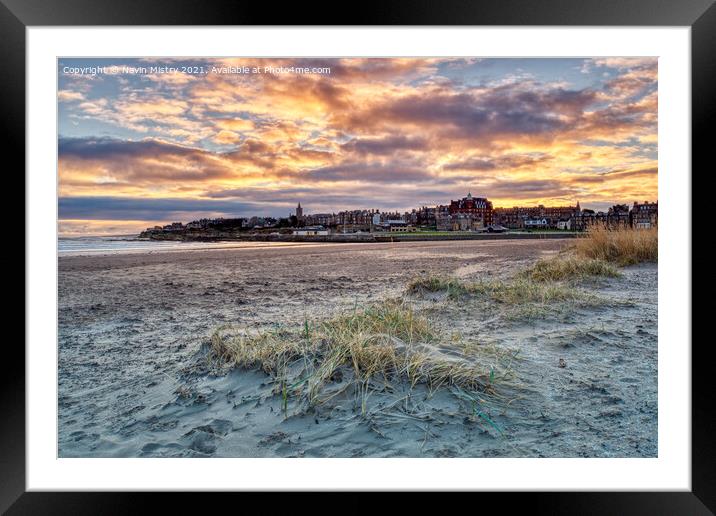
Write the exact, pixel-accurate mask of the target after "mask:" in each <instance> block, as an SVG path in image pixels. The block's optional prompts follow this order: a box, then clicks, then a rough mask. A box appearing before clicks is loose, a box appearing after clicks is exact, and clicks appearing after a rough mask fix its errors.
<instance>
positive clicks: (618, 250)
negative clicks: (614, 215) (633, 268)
mask: <svg viewBox="0 0 716 516" xmlns="http://www.w3.org/2000/svg"><path fill="white" fill-rule="evenodd" d="M658 235H659V232H658V229H657V228H650V229H634V228H628V227H619V228H613V229H607V228H605V227H602V226H595V227H592V228H590V229H589V230H588V231H587V233H586V235H585V236H584V237H583V238H579V239H577V243H576V245H575V248H574V250H575V252H576V253H577V255H579V256H583V257H585V258H592V259H595V260H603V261H607V262H613V263H616V264H617V265H622V266H623V265H633V264H636V263H641V262H656V261H658V256H659V242H658Z"/></svg>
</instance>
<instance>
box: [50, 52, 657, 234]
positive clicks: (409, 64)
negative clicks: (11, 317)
mask: <svg viewBox="0 0 716 516" xmlns="http://www.w3.org/2000/svg"><path fill="white" fill-rule="evenodd" d="M189 72H191V73H189ZM657 89H658V80H657V59H656V58H620V57H609V58H591V59H571V58H570V59H564V58H559V59H551V58H550V59H542V58H530V59H502V58H501V59H485V58H370V59H365V58H346V59H328V58H324V59H307V58H302V59H283V58H271V59H252V58H211V59H198V58H187V59H177V58H169V59H165V58H151V59H149V58H147V59H135V58H132V59H75V58H73V59H59V60H58V116H59V140H58V173H59V199H58V204H59V231H60V234H61V235H66V236H73V235H90V234H131V233H137V232H139V231H141V230H142V229H144V228H146V227H149V226H153V225H155V224H166V223H169V222H173V221H182V222H188V221H190V220H195V219H198V218H203V217H244V216H251V215H259V216H274V217H286V216H288V215H289V214H291V213H293V211H294V209H295V207H296V204H297V203H299V202H300V203H301V205H302V206H303V208H304V213H307V214H308V213H323V212H338V211H342V210H346V209H379V210H381V211H383V210H385V211H395V210H398V211H401V212H402V211H406V210H411V209H413V208H419V207H420V206H435V205H437V204H448V203H449V202H450V200H452V199H459V198H462V197H464V196H465V195H467V193H468V192H470V193H471V194H472V195H473V196H480V197H487V198H488V199H490V200H491V201H492V202H493V205H494V206H496V207H511V206H518V205H519V206H532V205H537V204H544V205H574V204H576V203H577V202H578V201H579V203H580V205H581V206H582V208H592V209H597V210H601V209H606V208H608V207H609V206H611V205H613V204H616V203H629V204H631V203H633V202H634V201H645V200H651V201H653V200H657V170H658V161H657Z"/></svg>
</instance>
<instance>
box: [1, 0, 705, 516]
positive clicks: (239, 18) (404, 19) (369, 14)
mask: <svg viewBox="0 0 716 516" xmlns="http://www.w3.org/2000/svg"><path fill="white" fill-rule="evenodd" d="M371 4H372V2H368V3H367V4H363V5H361V9H359V11H361V12H360V13H356V16H355V18H352V19H351V20H350V22H351V23H350V24H351V25H360V24H369V25H388V24H407V25H433V24H438V25H439V24H446V25H583V26H586V25H682V26H691V28H692V49H691V50H692V106H696V107H697V109H693V108H692V171H693V170H695V169H697V168H699V169H701V168H704V169H705V168H706V164H707V160H709V161H708V165H709V166H712V160H711V159H710V156H709V152H708V151H709V150H710V147H711V146H712V143H711V141H710V139H709V137H708V136H707V135H708V129H709V128H710V127H709V126H710V125H711V124H712V123H713V121H714V120H716V99H715V98H714V94H713V92H714V90H716V4H714V0H686V1H682V2H677V1H671V0H651V1H650V0H625V1H624V0H623V1H621V2H619V1H617V0H603V1H602V2H595V1H592V0H582V1H580V2H576V1H570V0H542V1H541V2H539V5H538V8H536V7H534V6H535V5H537V3H536V2H533V1H531V0H503V1H502V2H499V3H498V2H492V1H489V2H472V3H468V2H467V0H444V1H443V2H441V5H440V7H439V8H437V7H435V5H434V4H431V3H428V0H416V2H414V3H411V4H410V6H407V5H406V4H405V3H403V4H402V5H401V4H400V3H399V2H396V1H393V2H391V3H387V2H382V3H381V4H380V5H377V4H376V5H371ZM301 5H302V4H296V5H295V6H294V7H288V8H287V9H286V10H283V11H282V12H281V13H276V12H271V11H272V7H271V6H270V5H266V4H262V5H257V4H255V3H249V2H235V1H234V2H232V1H230V0H213V1H212V2H204V3H201V2H194V1H192V0H151V1H150V0H128V1H125V2H123V3H121V4H120V3H119V2H111V1H106V0H95V1H94V2H93V1H91V0H62V1H61V2H60V1H55V2H53V1H52V0H0V33H1V34H2V44H0V67H1V68H0V70H4V71H7V70H12V73H6V72H3V74H2V75H1V76H0V121H1V122H0V123H1V124H2V127H3V129H4V131H3V134H4V136H5V142H6V145H7V148H8V149H12V150H13V154H12V155H11V154H9V155H8V159H9V157H10V156H13V157H14V158H15V159H14V160H13V163H14V165H15V167H17V168H18V169H19V168H22V169H23V170H24V166H25V154H24V149H25V145H24V138H25V109H24V106H25V50H26V44H25V28H26V26H30V25H214V24H216V25H229V24H231V25H243V24H259V25H260V24H271V25H277V24H278V25H281V24H294V23H299V22H301V21H308V22H309V23H311V24H316V23H317V20H318V18H311V14H310V13H308V12H306V11H302V10H301ZM408 7H409V9H408ZM299 11H301V12H299ZM138 13H141V14H138ZM323 23H325V24H337V25H340V24H342V23H341V21H340V20H336V19H333V20H324V21H323ZM692 177H693V174H692ZM24 190H25V189H24V182H23V191H24ZM23 199H24V196H23ZM692 205H693V206H694V207H698V206H700V205H701V204H700V203H697V202H696V199H694V202H693V203H692ZM23 211H24V210H23ZM695 214H696V212H695V211H693V212H692V217H693V216H694V215H695ZM24 234H25V233H24V224H23V235H24ZM692 241H693V246H692V252H693V249H694V248H695V247H696V246H697V245H700V244H698V242H696V241H695V240H692ZM25 253H26V251H25V246H24V245H23V266H24V264H25V259H26V254H25ZM697 263H698V264H699V265H701V262H700V261H697V259H696V257H695V256H692V266H693V265H695V264H697ZM704 265H705V264H704ZM22 299H23V300H25V294H23V298H22ZM23 307H24V303H23ZM694 308H696V307H694ZM692 320H693V318H692ZM8 344H9V343H8ZM8 347H11V346H10V345H8ZM11 352H12V353H17V355H18V356H17V357H13V358H16V359H14V360H8V361H7V362H6V363H8V364H15V366H14V367H9V366H6V368H5V370H4V371H3V374H2V375H0V382H2V387H1V388H0V414H3V416H4V417H3V422H2V424H1V425H0V471H1V474H0V513H4V512H5V510H7V509H9V511H8V512H9V513H11V514H30V513H36V512H49V513H68V514H69V513H72V514H95V513H96V512H98V511H103V512H110V513H114V512H126V511H129V510H132V509H133V508H136V507H137V505H140V506H141V505H142V504H144V503H146V502H148V501H149V499H150V498H151V499H153V501H159V500H158V498H161V501H162V503H175V504H177V505H178V504H182V505H181V506H179V507H184V508H185V510H186V509H187V508H188V506H187V505H185V504H186V501H187V500H186V499H187V497H186V496H184V495H183V494H180V493H174V494H171V495H169V496H166V495H150V494H146V493H116V492H115V493H25V450H24V446H23V443H24V442H25V355H24V349H19V350H13V351H11ZM708 352H709V349H707V345H703V344H702V345H692V492H690V493H661V492H653V493H529V494H517V493H513V494H511V495H510V500H515V501H517V500H521V501H526V502H528V503H530V504H531V505H532V504H534V505H532V509H531V510H532V511H533V512H535V511H536V512H537V513H546V512H549V513H574V512H576V511H579V512H580V513H583V514H602V513H605V512H607V513H614V512H626V511H629V512H630V513H634V514H674V513H688V514H714V513H716V492H715V490H714V486H716V443H715V441H714V437H713V436H714V435H715V434H716V418H715V417H714V412H713V408H714V405H715V403H714V401H715V398H716V396H715V395H714V390H713V386H712V384H711V383H710V382H709V376H710V373H711V371H710V370H707V368H709V369H710V364H711V363H712V362H711V361H710V360H708ZM215 495H216V496H222V498H224V499H225V498H226V496H228V495H225V494H224V495H220V494H216V493H215ZM241 496H247V495H245V494H244V495H241ZM478 496H480V499H481V501H480V502H479V503H480V504H481V505H480V507H481V508H484V506H483V505H482V503H483V501H484V502H485V504H486V505H490V506H491V505H493V504H494V505H495V507H497V508H502V509H504V507H505V506H506V505H509V504H505V503H504V502H505V500H503V499H500V500H498V499H497V496H498V495H493V494H480V495H478ZM292 498H293V497H292ZM257 501H259V500H258V499H257ZM295 501H297V499H296V498H294V502H295ZM356 501H358V499H356ZM473 503H474V502H473ZM11 506H12V507H11ZM289 508H290V507H289ZM273 509H276V507H272V512H273Z"/></svg>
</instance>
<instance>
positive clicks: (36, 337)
mask: <svg viewBox="0 0 716 516" xmlns="http://www.w3.org/2000/svg"><path fill="white" fill-rule="evenodd" d="M690 39H691V29H690V28H689V27H669V28H664V27H640V28H634V27H619V28H613V27H586V28H583V27H570V28H555V27H539V28H535V27H529V28H527V27H454V28H453V27H451V28H445V27H432V28H414V27H385V28H375V27H367V28H357V27H351V28H333V27H330V28H328V27H325V28H316V27H288V28H273V27H250V28H239V27H211V28H207V27H197V28H188V27H163V28H151V27H138V28H129V27H108V28H95V27H87V28H76V27H28V28H27V62H26V66H27V77H26V78H27V133H26V141H27V146H26V160H27V175H26V188H27V190H26V191H27V203H26V221H27V229H26V231H27V233H26V242H27V244H26V245H27V248H26V252H27V264H28V269H27V279H26V283H27V285H26V286H27V297H26V303H27V306H26V314H27V316H26V335H27V337H26V339H27V340H26V373H27V374H26V395H27V407H26V408H27V410H26V423H27V434H26V453H27V454H26V461H27V486H26V487H27V490H28V491H37V490H185V489H194V490H236V489H251V490H271V489H294V490H300V489H316V488H320V489H327V490H332V489H376V490H386V489H405V490H421V489H441V490H448V489H459V490H532V491H534V490H617V491H618V490H679V491H689V490H690V489H691V458H690V455H691V323H690V316H691V285H690V271H691V241H690V232H688V231H682V228H683V227H690V226H691V220H690V213H691V210H690V208H691V117H690V113H691V84H690V77H691V68H690V67H691V65H690V61H691V59H690V55H691V53H690V51H691V49H690ZM327 50H328V51H327ZM226 55H232V56H247V57H256V56H264V57H268V56H276V57H278V56H322V57H330V56H334V57H349V56H450V57H458V56H471V57H479V56H489V57H500V56H504V57H529V56H533V57H556V56H558V57H584V56H590V57H591V56H659V126H660V130H659V186H660V188H659V189H660V191H661V193H662V196H661V199H659V201H660V206H659V208H660V211H661V213H660V217H659V222H660V226H659V232H660V233H661V234H662V239H661V245H660V248H659V254H660V257H659V258H660V261H659V276H660V278H659V324H658V329H659V359H658V367H659V380H658V384H659V399H658V405H659V427H658V438H659V456H658V458H651V459H495V458H489V459H471V458H464V459H427V458H426V459H218V458H217V459H213V460H207V459H160V458H153V459H138V458H137V459H59V458H57V426H56V424H57V423H56V421H57V369H56V364H57V345H56V344H57V324H56V323H57V297H56V296H57V277H56V274H57V261H56V251H57V241H56V238H57V189H56V182H55V180H54V179H55V176H53V174H55V172H56V151H57V134H56V126H57V119H56V81H57V62H56V59H57V58H58V57H67V56H105V57H110V56H125V57H126V56H137V57H146V56H202V57H208V56H226ZM685 216H686V217H687V218H688V220H687V221H685V220H684V217H685ZM665 235H666V236H667V237H666V238H668V242H667V243H666V244H665V242H664V236H665Z"/></svg>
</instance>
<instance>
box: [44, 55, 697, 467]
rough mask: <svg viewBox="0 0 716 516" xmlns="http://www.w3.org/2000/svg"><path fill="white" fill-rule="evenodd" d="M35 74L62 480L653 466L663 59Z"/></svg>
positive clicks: (279, 62)
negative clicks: (51, 243) (393, 463)
mask: <svg viewBox="0 0 716 516" xmlns="http://www.w3.org/2000/svg"><path fill="white" fill-rule="evenodd" d="M340 55H343V54H340ZM56 63H57V102H56V108H57V147H56V150H57V160H56V165H57V221H56V224H57V236H58V238H57V260H56V263H57V292H56V294H57V314H56V315H57V322H56V324H57V336H58V339H57V343H56V345H57V400H56V402H57V435H56V442H57V456H58V458H60V459H63V458H100V457H101V458H115V457H141V458H159V457H190V458H201V457H206V458H219V457H229V458H264V457H279V458H299V459H300V458H317V457H318V458H362V457H379V458H400V457H409V458H484V457H511V458H659V440H658V429H659V428H658V416H659V413H658V412H659V411H658V407H659V404H658V401H659V393H658V380H659V370H658V337H659V335H658V321H659V313H658V301H659V299H658V286H659V283H658V280H659V278H658V231H659V229H658V179H659V178H658V176H659V174H658V169H659V156H658V151H659V148H658V115H659V113H658V93H659V91H658V90H659V88H658V86H659V80H658V79H659V58H658V57H655V56H642V57H639V56H634V55H630V56H618V55H617V56H610V57H604V56H601V57H594V56H585V57H548V56H545V57H490V56H487V57H482V56H475V57H464V56H461V57H444V56H440V57H434V56H416V57H353V56H351V57H320V56H317V57H291V56H287V57H265V56H257V57H231V56H229V57H217V56H212V57H176V56H173V57H156V56H153V57H126V58H123V57H112V58H108V57H76V56H73V57H57V59H56ZM50 72H51V73H54V71H53V70H50ZM662 86H663V85H662ZM664 91H666V88H664ZM53 141H54V140H53ZM664 158H665V157H664V156H662V159H664ZM664 163H666V161H664ZM665 167H666V165H665ZM665 170H666V168H665ZM47 177H48V178H49V179H48V181H50V182H51V181H52V180H53V178H52V177H51V174H48V176H47ZM663 179H664V178H663V177H662V180H663ZM662 186H663V187H664V190H665V191H666V192H667V194H666V195H667V196H668V193H669V192H668V188H667V187H665V186H664V184H662ZM668 205H669V203H668V197H667V199H665V200H664V209H667V208H668ZM689 209H690V208H689V207H686V206H685V207H684V217H685V219H684V220H683V221H673V222H674V223H678V224H679V225H681V224H684V226H683V231H687V232H689V231H691V229H690V227H689V226H690V223H689V222H688V217H687V214H686V212H687V211H688V210H689ZM666 215H667V216H666V218H665V221H666V222H665V224H668V222H669V220H668V219H669V218H670V217H669V216H668V215H669V212H668V211H667V212H666ZM662 229H663V228H662ZM667 235H668V233H667ZM665 242H666V241H665ZM49 254H50V255H51V253H49ZM662 258H664V257H662ZM662 315H663V314H662ZM48 324H54V321H52V322H48ZM52 345H53V346H54V345H55V343H52ZM663 394H664V393H663V392H662V393H661V395H663ZM662 423H663V421H662ZM154 462H156V461H154Z"/></svg>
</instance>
